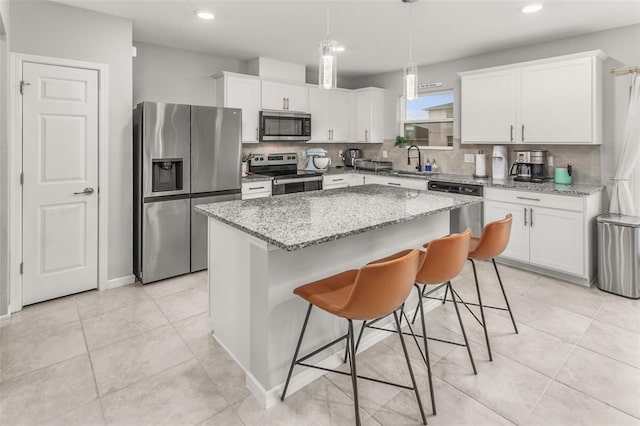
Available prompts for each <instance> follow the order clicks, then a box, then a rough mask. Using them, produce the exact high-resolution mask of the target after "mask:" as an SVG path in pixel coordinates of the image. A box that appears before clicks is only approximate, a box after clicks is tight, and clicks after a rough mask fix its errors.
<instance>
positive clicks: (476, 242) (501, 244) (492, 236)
mask: <svg viewBox="0 0 640 426" xmlns="http://www.w3.org/2000/svg"><path fill="white" fill-rule="evenodd" d="M512 219H513V218H512V217H511V213H509V214H508V215H507V217H505V218H504V219H502V220H497V221H495V222H491V223H489V224H487V225H486V226H485V227H484V229H483V230H482V235H481V236H480V237H479V238H478V237H471V247H470V249H469V261H470V262H471V266H472V267H473V277H474V278H475V281H476V292H477V294H478V303H477V304H476V303H468V302H464V303H465V304H466V305H474V306H479V307H480V316H481V317H482V321H480V320H478V322H479V323H480V325H481V326H482V328H483V329H484V338H485V340H486V342H487V351H488V352H489V360H490V361H493V356H492V355H491V345H490V344H489V334H488V333H487V321H486V319H485V317H484V308H490V309H499V310H502V311H509V316H510V317H511V322H512V323H513V329H514V330H515V332H516V334H517V333H518V326H517V325H516V320H515V319H514V318H513V312H511V306H510V305H509V299H508V298H507V293H506V292H505V291H504V286H503V285H502V278H501V277H500V272H498V265H496V261H495V258H496V257H497V256H499V255H500V254H501V253H502V252H503V251H504V250H505V249H506V248H507V244H509V236H510V235H511V222H512ZM489 259H490V260H491V262H492V263H493V268H494V269H495V271H496V275H497V276H498V283H500V289H501V290H502V296H503V297H504V302H505V304H506V306H507V307H506V308H502V307H497V306H487V305H483V304H482V296H481V295H480V285H479V284H478V272H477V271H476V263H475V262H474V260H489ZM474 316H475V315H474ZM477 319H478V318H477V317H476V320H477Z"/></svg>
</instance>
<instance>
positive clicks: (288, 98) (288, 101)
mask: <svg viewBox="0 0 640 426" xmlns="http://www.w3.org/2000/svg"><path fill="white" fill-rule="evenodd" d="M285 99H286V100H287V111H289V98H285Z"/></svg>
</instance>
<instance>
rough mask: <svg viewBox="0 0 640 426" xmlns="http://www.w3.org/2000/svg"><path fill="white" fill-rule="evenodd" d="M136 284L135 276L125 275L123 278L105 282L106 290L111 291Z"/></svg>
mask: <svg viewBox="0 0 640 426" xmlns="http://www.w3.org/2000/svg"><path fill="white" fill-rule="evenodd" d="M135 282H136V276H135V275H133V274H131V275H125V276H124V277H118V278H112V279H110V280H108V281H107V290H111V289H112V288H118V287H123V286H125V285H129V284H133V283H135Z"/></svg>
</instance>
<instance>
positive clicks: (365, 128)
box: [355, 91, 371, 142]
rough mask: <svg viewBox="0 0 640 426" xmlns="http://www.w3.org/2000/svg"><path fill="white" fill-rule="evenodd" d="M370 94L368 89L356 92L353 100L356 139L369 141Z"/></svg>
mask: <svg viewBox="0 0 640 426" xmlns="http://www.w3.org/2000/svg"><path fill="white" fill-rule="evenodd" d="M370 106H371V94H370V93H369V92H368V91H364V92H357V93H356V102H355V108H356V111H355V117H356V135H355V136H356V141H357V142H369V132H370V126H371V110H370Z"/></svg>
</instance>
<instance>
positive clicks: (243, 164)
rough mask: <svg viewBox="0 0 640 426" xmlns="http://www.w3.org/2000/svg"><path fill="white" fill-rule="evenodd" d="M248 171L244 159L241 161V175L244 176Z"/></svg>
mask: <svg viewBox="0 0 640 426" xmlns="http://www.w3.org/2000/svg"><path fill="white" fill-rule="evenodd" d="M247 171H248V163H247V162H246V161H243V162H242V176H246V175H247Z"/></svg>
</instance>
